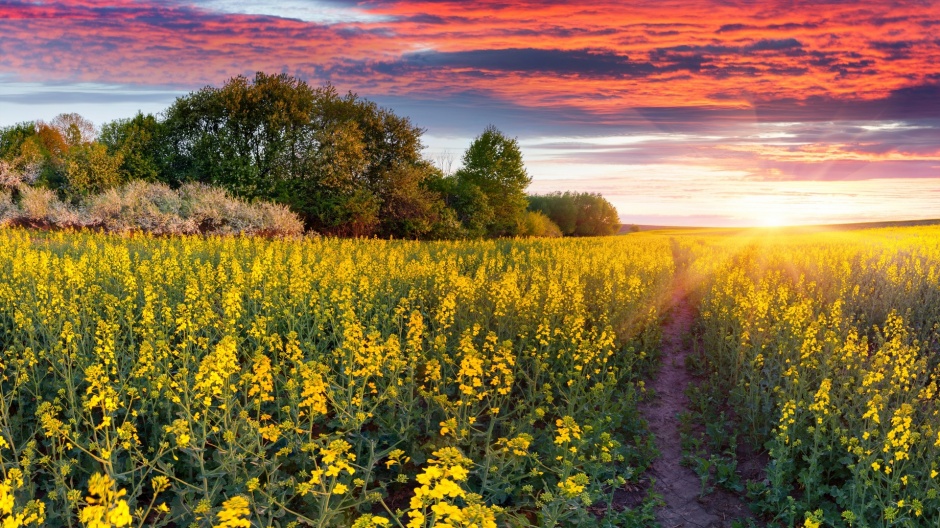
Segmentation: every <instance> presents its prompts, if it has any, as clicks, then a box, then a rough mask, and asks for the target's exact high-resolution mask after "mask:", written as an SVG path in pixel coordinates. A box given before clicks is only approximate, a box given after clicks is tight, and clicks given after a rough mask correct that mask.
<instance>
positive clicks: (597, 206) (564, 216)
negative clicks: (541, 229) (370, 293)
mask: <svg viewBox="0 0 940 528" xmlns="http://www.w3.org/2000/svg"><path fill="white" fill-rule="evenodd" d="M529 209H530V210H532V211H539V212H541V213H543V214H545V215H546V216H548V217H549V218H550V219H551V220H552V221H553V222H555V224H557V225H558V227H559V229H561V232H562V234H564V235H565V236H606V235H614V234H617V232H618V231H619V230H620V217H619V216H618V214H617V209H616V208H614V206H613V204H611V203H610V202H608V201H607V200H606V199H605V198H604V197H603V196H601V195H600V194H597V193H576V192H564V193H561V192H556V193H551V194H545V195H535V196H530V197H529Z"/></svg>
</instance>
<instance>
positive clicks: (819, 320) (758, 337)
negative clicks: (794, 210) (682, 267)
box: [679, 227, 940, 528]
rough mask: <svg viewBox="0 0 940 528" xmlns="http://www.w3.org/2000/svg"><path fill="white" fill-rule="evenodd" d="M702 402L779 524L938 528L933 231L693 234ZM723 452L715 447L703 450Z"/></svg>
mask: <svg viewBox="0 0 940 528" xmlns="http://www.w3.org/2000/svg"><path fill="white" fill-rule="evenodd" d="M679 245H680V246H681V253H682V254H684V255H685V259H686V260H687V261H688V262H691V264H690V265H689V273H690V274H691V275H692V276H694V277H696V279H695V280H696V282H697V285H698V298H697V299H698V302H699V309H700V316H699V317H700V320H699V321H698V337H699V340H700V341H699V342H700V344H701V350H702V353H703V357H704V362H705V366H704V370H705V371H706V372H710V373H720V376H708V377H707V379H708V380H709V381H707V382H706V385H707V386H706V387H704V388H703V392H702V393H701V394H702V395H706V396H710V397H711V398H714V399H715V400H717V401H724V402H726V403H727V406H728V407H729V408H730V411H729V414H730V415H731V416H733V417H734V419H733V420H730V421H729V422H730V423H733V424H734V427H731V428H726V429H725V430H724V431H723V432H716V430H715V429H714V428H713V429H712V431H711V435H712V436H716V435H721V434H726V435H729V436H731V437H733V436H736V435H741V436H742V437H744V438H749V439H750V441H751V443H753V444H755V445H763V446H764V449H765V451H766V453H767V465H766V479H765V480H763V481H762V482H751V483H749V484H748V485H747V493H748V495H749V496H750V498H751V499H752V500H754V501H755V503H756V505H757V509H758V510H759V511H760V512H762V513H763V514H765V515H766V516H767V517H768V518H770V519H773V520H774V521H775V523H774V525H778V524H779V525H783V526H805V527H807V528H818V527H820V526H855V527H876V526H878V527H880V526H909V527H915V526H940V497H938V493H940V480H938V471H940V467H938V462H940V458H938V457H940V400H938V394H937V382H938V380H940V368H938V365H940V228H937V227H920V228H903V229H902V228H893V229H879V230H866V231H850V232H842V233H835V232H833V233H819V234H803V235H789V236H776V237H773V236H769V237H753V238H747V237H736V238H727V237H726V238H721V237H698V238H695V237H688V238H686V239H685V240H683V241H681V243H680V244H679ZM709 440H710V442H711V443H712V444H713V445H721V444H722V441H721V439H716V438H711V439H709Z"/></svg>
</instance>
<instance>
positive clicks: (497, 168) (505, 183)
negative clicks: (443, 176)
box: [454, 125, 532, 236]
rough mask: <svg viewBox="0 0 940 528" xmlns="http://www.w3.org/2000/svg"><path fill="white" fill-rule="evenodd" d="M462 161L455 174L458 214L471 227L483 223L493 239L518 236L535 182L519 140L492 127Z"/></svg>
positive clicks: (471, 145)
mask: <svg viewBox="0 0 940 528" xmlns="http://www.w3.org/2000/svg"><path fill="white" fill-rule="evenodd" d="M462 161H463V167H461V168H460V169H459V170H458V171H457V172H456V173H454V178H455V179H456V183H457V185H456V186H455V191H456V200H455V201H456V208H457V211H458V214H460V215H461V217H462V219H463V220H464V221H465V222H466V223H468V224H474V223H477V222H483V223H484V226H485V232H486V234H487V235H489V236H512V235H515V234H517V233H518V231H519V225H520V220H521V219H522V218H523V216H524V215H525V211H526V207H527V205H528V201H527V199H526V195H525V189H526V187H528V186H529V183H531V181H532V178H530V177H529V174H528V173H527V172H526V169H525V165H524V164H523V162H522V152H521V151H520V150H519V143H518V141H516V140H515V139H510V138H508V137H506V136H505V135H503V133H502V132H500V131H499V130H497V129H496V127H494V126H492V125H491V126H488V127H487V128H486V130H484V131H483V133H482V134H480V135H479V136H477V137H476V138H475V139H474V140H473V141H472V142H471V143H470V147H469V148H468V149H467V151H466V152H465V153H464V155H463V159H462ZM474 188H475V189H474Z"/></svg>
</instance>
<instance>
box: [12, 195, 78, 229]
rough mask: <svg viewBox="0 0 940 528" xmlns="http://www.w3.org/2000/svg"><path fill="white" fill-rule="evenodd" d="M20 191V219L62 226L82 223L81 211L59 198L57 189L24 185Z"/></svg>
mask: <svg viewBox="0 0 940 528" xmlns="http://www.w3.org/2000/svg"><path fill="white" fill-rule="evenodd" d="M19 193H20V202H19V220H23V221H27V222H32V223H40V224H51V225H55V226H60V227H69V226H80V225H82V219H81V215H80V214H79V211H77V210H75V209H74V208H72V207H70V206H69V205H68V204H66V203H63V202H62V201H61V200H59V198H58V197H57V196H56V194H55V191H53V190H51V189H44V188H40V187H29V186H26V185H22V186H20V187H19Z"/></svg>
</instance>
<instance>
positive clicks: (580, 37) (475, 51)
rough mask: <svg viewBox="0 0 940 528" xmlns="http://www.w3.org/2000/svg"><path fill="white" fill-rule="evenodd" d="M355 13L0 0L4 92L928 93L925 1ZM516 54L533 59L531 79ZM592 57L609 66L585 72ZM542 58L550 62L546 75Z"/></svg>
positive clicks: (398, 7)
mask: <svg viewBox="0 0 940 528" xmlns="http://www.w3.org/2000/svg"><path fill="white" fill-rule="evenodd" d="M359 7H360V9H365V10H368V11H369V12H371V13H374V14H378V15H385V16H384V17H383V18H382V19H381V20H380V21H377V22H368V23H364V22H357V23H349V24H333V25H322V24H316V23H311V22H304V21H299V20H291V19H285V18H278V17H272V16H253V15H232V14H221V13H216V12H211V11H208V10H205V9H200V8H198V7H196V6H194V5H185V4H176V5H170V6H169V7H168V6H167V4H163V3H156V2H150V3H148V2H146V1H144V2H137V1H130V0H123V1H122V0H117V1H114V0H112V1H109V2H107V3H105V2H89V1H86V2H82V1H69V2H66V1H62V2H14V3H6V4H4V5H0V68H2V70H4V71H6V72H9V73H12V74H13V75H14V76H15V77H16V78H18V79H20V80H30V81H49V80H53V81H92V82H109V83H130V84H148V85H151V84H171V85H181V86H186V87H196V86H200V85H204V84H218V83H221V82H222V81H224V80H225V79H226V78H228V77H230V76H232V75H235V74H240V73H251V72H253V71H255V70H267V71H286V72H289V73H292V74H295V75H298V76H301V77H304V78H306V79H308V80H310V81H312V82H315V83H319V82H324V81H332V82H334V83H335V84H337V85H338V86H340V87H341V88H350V89H355V90H357V91H360V92H362V93H364V94H367V95H368V94H389V95H404V96H422V95H431V94H433V95H436V96H439V95H440V94H447V93H460V92H466V91H472V92H476V93H482V94H486V95H487V96H489V97H494V98H498V99H502V100H506V101H512V102H513V103H515V104H520V105H523V106H530V107H554V106H570V107H577V108H580V109H581V110H584V111H588V112H591V113H595V114H597V115H598V116H600V119H604V118H605V116H611V117H612V118H613V119H616V115H617V113H619V112H622V110H623V109H624V108H629V107H661V106H673V107H675V106H723V107H731V108H749V107H751V106H752V105H753V104H755V103H759V102H761V101H770V100H778V99H793V100H805V99H807V98H811V97H825V98H829V99H847V100H865V99H878V98H883V97H886V96H887V95H888V94H890V93H891V92H892V91H895V90H899V89H903V88H906V87H911V86H918V85H923V84H930V83H931V82H936V81H937V78H936V76H935V74H936V66H935V64H933V63H932V60H933V58H934V57H936V56H938V55H940V49H938V48H940V45H938V41H937V39H936V38H935V32H936V28H937V24H940V3H934V2H930V3H920V2H918V3H913V2H912V3H907V4H905V3H902V4H896V5H891V6H889V5H887V3H884V2H880V1H877V0H867V1H860V2H853V3H831V4H817V3H809V2H806V3H796V4H795V3H794V2H790V1H782V0H780V1H776V2H760V3H753V2H749V1H744V0H741V1H740V2H737V3H722V4H716V3H713V2H705V1H699V2H689V1H665V2H648V3H647V5H643V6H636V5H627V4H626V3H621V2H596V3H592V4H591V5H585V4H574V3H572V4H569V3H562V2H552V1H548V0H545V1H542V2H534V1H528V2H505V1H500V2H491V1H484V2H462V1H461V2H456V1H455V2H414V1H413V2H406V1H399V2H366V3H364V4H361V5H360V6H359ZM508 49H512V50H522V51H525V50H535V51H544V52H551V53H548V54H547V53H542V54H533V53H530V54H529V55H526V54H525V53H521V52H517V56H518V57H519V60H520V62H518V63H517V64H515V65H514V64H507V63H506V61H505V60H501V61H493V60H492V58H493V57H494V56H497V55H494V54H492V53H491V54H489V55H487V54H485V53H483V52H486V51H492V50H508ZM420 52H425V55H422V54H421V53H420ZM432 54H433V55H432ZM527 57H530V58H531V57H541V59H540V60H541V61H542V63H540V64H539V65H538V67H536V68H533V67H531V65H530V64H526V63H525V62H524V61H525V60H527ZM551 57H555V58H556V59H551ZM601 58H603V60H605V61H606V63H605V64H608V65H609V67H608V68H606V69H604V68H600V69H598V67H597V64H598V61H599V60H600V59H601ZM429 59H433V61H430V62H428V60H429ZM422 60H424V61H425V62H424V63H422V62H421V61H422ZM553 60H557V61H558V64H559V65H561V64H562V62H563V63H564V67H559V68H556V69H553V68H552V61H553ZM579 65H581V66H583V69H582V70H579V67H580V66H579ZM617 65H619V69H618V67H617ZM932 75H934V76H933V77H932Z"/></svg>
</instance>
